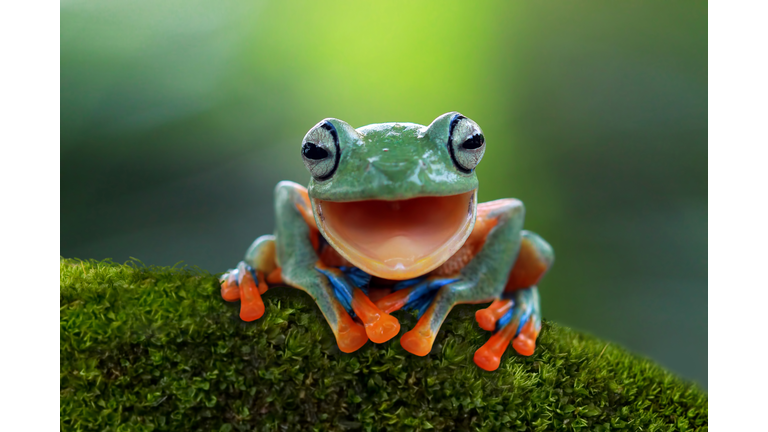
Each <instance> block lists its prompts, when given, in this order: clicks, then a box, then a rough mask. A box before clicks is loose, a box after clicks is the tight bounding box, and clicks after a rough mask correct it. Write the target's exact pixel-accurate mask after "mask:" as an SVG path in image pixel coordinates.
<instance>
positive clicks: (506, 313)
mask: <svg viewBox="0 0 768 432" xmlns="http://www.w3.org/2000/svg"><path fill="white" fill-rule="evenodd" d="M505 297H507V296H505ZM475 317H476V319H477V322H478V323H479V324H480V327H482V328H483V329H486V330H488V328H489V327H490V326H491V325H494V326H495V327H494V329H493V330H494V334H493V336H491V338H490V339H489V340H488V342H486V343H485V345H483V346H482V347H480V349H478V350H477V351H476V352H475V357H474V360H475V364H477V365H478V366H479V367H480V368H482V369H485V370H487V371H494V370H496V369H498V368H499V364H500V363H501V357H502V356H503V355H504V351H506V349H507V346H509V343H510V342H512V347H513V348H514V349H515V351H517V352H518V354H520V355H524V356H529V355H532V354H533V352H534V350H535V348H536V338H537V337H538V335H539V331H540V330H541V312H540V309H539V293H538V290H537V288H536V287H535V286H533V287H530V288H525V289H520V290H516V291H513V292H511V293H509V294H508V298H505V299H502V300H496V301H495V302H493V304H491V306H490V307H488V308H487V309H482V310H479V311H477V313H476V315H475Z"/></svg>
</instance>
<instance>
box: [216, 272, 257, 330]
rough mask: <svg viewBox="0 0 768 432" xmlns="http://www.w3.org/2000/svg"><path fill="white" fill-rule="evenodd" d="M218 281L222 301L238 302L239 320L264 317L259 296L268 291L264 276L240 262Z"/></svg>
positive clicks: (252, 319)
mask: <svg viewBox="0 0 768 432" xmlns="http://www.w3.org/2000/svg"><path fill="white" fill-rule="evenodd" d="M219 280H220V281H221V297H222V298H223V299H224V300H226V301H230V302H232V301H237V300H240V319H242V320H243V321H254V320H257V319H259V318H261V317H262V315H264V302H263V301H262V300H261V294H264V293H265V292H266V291H267V289H268V286H267V282H266V280H265V279H264V274H262V273H261V272H259V271H256V270H254V269H253V267H251V266H249V265H248V264H246V263H245V261H240V263H239V264H238V265H237V268H235V269H231V270H229V271H227V272H226V273H224V274H223V275H222V276H221V278H220V279H219Z"/></svg>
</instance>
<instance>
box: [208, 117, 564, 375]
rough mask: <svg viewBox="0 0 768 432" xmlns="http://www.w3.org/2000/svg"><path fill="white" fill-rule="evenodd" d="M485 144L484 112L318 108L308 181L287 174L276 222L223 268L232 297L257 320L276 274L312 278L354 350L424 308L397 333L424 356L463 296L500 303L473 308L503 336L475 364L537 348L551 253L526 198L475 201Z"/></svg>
mask: <svg viewBox="0 0 768 432" xmlns="http://www.w3.org/2000/svg"><path fill="white" fill-rule="evenodd" d="M485 147H486V142H485V137H484V135H483V132H482V131H481V129H480V127H479V126H478V125H477V123H475V122H474V121H472V120H470V119H469V118H466V117H464V116H463V115H461V114H459V113H456V112H451V113H447V114H444V115H441V116H440V117H438V118H437V119H435V120H434V121H433V122H432V123H431V124H430V125H429V126H422V125H418V124H413V123H381V124H372V125H368V126H364V127H361V128H358V129H355V128H353V127H352V126H350V125H349V124H347V123H345V122H343V121H341V120H338V119H334V118H329V119H325V120H323V121H321V122H320V123H318V124H317V125H315V126H314V127H313V128H312V129H310V130H309V132H307V134H306V136H305V137H304V139H303V141H302V143H301V159H302V160H303V162H304V165H305V166H306V168H307V170H308V171H309V173H310V174H311V179H310V181H309V187H308V188H304V187H302V186H301V185H299V184H296V183H293V182H288V181H283V182H280V183H279V184H278V185H277V187H276V189H275V216H276V217H275V220H276V227H275V233H274V235H265V236H261V237H259V238H258V239H256V241H255V242H254V243H253V244H252V245H251V247H250V248H249V249H248V251H247V252H246V254H245V258H244V260H243V261H242V262H240V263H239V264H238V265H237V267H236V268H235V269H232V270H229V271H228V272H226V273H225V274H224V275H223V276H222V278H221V282H222V286H221V294H222V297H223V298H224V299H225V300H227V301H238V300H239V301H240V317H241V318H242V319H243V320H245V321H252V320H255V319H258V318H260V317H261V316H262V315H263V314H264V303H263V301H262V299H261V295H263V294H264V293H265V292H266V291H267V289H268V288H269V287H270V286H275V285H288V286H291V287H294V288H298V289H301V290H304V291H305V292H307V293H308V294H309V295H310V296H311V297H312V298H313V299H314V300H315V301H316V302H317V305H318V307H319V308H320V311H321V312H322V313H323V315H324V316H325V319H326V320H327V321H328V324H329V325H330V328H331V330H332V331H333V334H334V335H335V337H336V341H337V343H338V346H339V349H340V350H341V351H343V352H346V353H349V352H353V351H355V350H357V349H359V348H360V347H362V346H363V345H364V344H365V343H366V342H367V341H368V340H369V339H370V340H371V341H372V342H374V343H384V342H386V341H388V340H390V339H392V338H394V337H395V336H397V335H398V334H399V333H400V323H399V322H398V320H397V319H396V318H395V317H393V316H392V315H390V314H391V313H392V312H394V311H396V310H398V309H405V310H411V311H416V313H417V314H418V315H419V320H418V323H417V324H416V325H415V327H414V328H412V329H410V330H409V331H407V332H405V333H404V334H403V335H402V336H401V337H400V345H401V346H402V347H403V348H404V349H405V350H406V351H409V352H410V353H413V354H415V355H418V356H425V355H427V354H429V352H430V351H431V350H432V345H433V343H434V341H435V337H436V335H437V333H438V330H439V329H440V326H441V325H442V323H443V321H444V320H445V318H446V316H447V315H448V313H449V312H450V310H451V309H452V308H453V306H454V305H456V304H462V303H488V302H492V303H491V304H490V306H488V307H487V308H485V309H481V310H478V311H477V313H476V319H477V322H478V324H479V325H480V327H481V328H483V329H485V330H488V331H491V332H493V335H492V336H491V337H490V339H489V340H488V342H487V343H486V344H485V345H483V346H482V347H480V348H479V349H478V350H477V351H476V353H475V355H474V361H475V363H476V364H477V365H478V366H479V367H481V368H483V369H485V370H495V369H497V368H498V367H499V363H500V361H501V357H502V355H503V354H504V352H505V350H506V348H507V346H508V345H509V344H510V342H511V343H512V346H513V347H514V349H515V350H516V351H517V352H518V353H519V354H522V355H526V356H527V355H531V354H533V351H534V349H535V345H536V338H537V336H538V334H539V331H540V329H541V312H540V308H539V295H538V291H537V287H536V286H537V284H538V282H539V280H540V279H541V277H542V276H543V275H544V274H545V273H546V271H547V270H548V269H549V268H550V266H551V265H552V263H553V261H554V253H553V251H552V248H551V247H550V245H549V244H548V243H547V242H546V241H544V240H543V239H542V238H541V237H539V236H538V235H536V234H534V233H532V232H530V231H525V230H523V218H524V213H525V212H524V208H523V203H522V202H520V201H519V200H517V199H511V198H510V199H500V200H496V201H491V202H486V203H481V204H478V203H477V189H478V179H477V175H476V173H475V167H476V166H477V164H478V163H479V162H480V160H481V159H482V157H483V154H484V152H485Z"/></svg>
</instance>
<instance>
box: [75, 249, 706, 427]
mask: <svg viewBox="0 0 768 432" xmlns="http://www.w3.org/2000/svg"><path fill="white" fill-rule="evenodd" d="M60 300H61V327H60V338H61V341H60V350H61V371H60V377H61V378H60V386H61V407H60V421H61V428H62V430H100V431H150V430H170V431H181V430H184V431H198V430H199V431H246V430H295V429H311V430H427V429H436V430H511V431H551V430H585V431H587V430H589V431H609V430H631V431H639V430H643V431H672V430H674V431H686V430H707V415H708V407H707V395H706V393H705V392H703V391H701V390H700V389H699V388H697V387H696V386H694V385H692V384H690V383H687V382H684V381H682V380H680V379H679V378H677V377H675V376H673V375H671V374H670V373H668V372H666V371H664V370H663V369H661V368H660V367H659V366H657V365H655V364H654V363H652V362H650V361H648V360H645V359H642V358H638V357H636V356H634V355H632V354H630V353H628V352H627V351H625V350H623V349H621V348H619V347H617V346H615V345H612V344H607V343H605V342H603V341H600V340H598V339H595V338H593V337H591V336H587V335H584V334H580V333H577V332H575V331H572V330H569V329H567V328H564V327H561V326H558V325H557V324H554V323H552V322H548V321H544V325H543V329H542V333H541V336H540V337H539V344H538V348H537V349H536V353H535V354H534V355H533V356H531V357H521V356H518V355H515V354H514V353H513V350H512V349H511V348H510V349H508V350H507V354H506V355H505V356H504V358H503V359H502V364H501V367H500V368H499V369H498V370H497V371H495V372H486V371H483V370H481V369H479V368H478V367H476V366H475V365H474V363H473V362H472V355H473V353H474V352H475V350H476V349H477V348H479V347H480V346H481V345H482V344H483V343H484V342H485V341H486V340H487V339H488V337H489V333H487V332H484V331H481V330H480V329H479V328H478V326H477V324H476V323H475V321H474V315H473V313H474V310H476V309H477V307H468V306H467V307H459V308H457V309H456V310H454V311H453V312H452V313H451V315H450V316H449V318H448V320H447V321H446V322H445V324H443V327H442V329H441V331H440V334H439V335H438V338H437V342H436V343H435V347H434V349H433V352H432V353H431V354H430V355H428V356H426V357H423V358H422V357H416V356H413V355H411V354H409V353H407V352H405V351H404V350H403V349H402V348H401V347H400V345H399V343H398V339H399V338H395V339H393V340H392V341H390V342H387V343H385V344H381V345H374V344H372V343H371V342H368V344H366V346H365V347H363V348H362V349H360V350H359V351H357V352H355V353H353V354H344V353H341V352H340V351H339V350H338V348H337V347H336V344H335V341H334V338H333V335H332V334H331V332H330V330H329V328H328V326H327V324H326V323H325V320H324V319H323V317H322V315H321V314H320V312H319V310H318V309H317V307H316V306H315V305H314V303H313V302H312V300H311V298H309V296H307V295H306V294H304V293H302V292H300V291H298V290H293V289H289V288H275V289H272V290H270V291H269V292H268V293H266V294H265V295H264V301H265V305H266V309H267V311H266V314H265V316H264V317H262V318H261V319H259V320H258V321H256V322H252V323H245V322H242V321H241V320H240V319H239V318H238V307H237V303H235V304H229V303H226V302H224V301H223V300H222V299H221V297H220V295H219V285H218V281H217V279H216V277H215V276H214V275H211V274H209V273H207V272H204V271H202V270H199V269H186V268H182V269H179V268H167V267H145V266H143V265H140V264H139V265H137V264H135V263H128V264H127V265H119V264H115V263H112V262H109V261H105V262H97V261H86V262H81V261H76V260H66V259H62V260H61V291H60ZM396 316H397V317H398V319H400V321H401V323H403V326H402V327H403V330H402V331H405V329H408V328H411V327H412V326H413V325H414V324H415V321H416V320H415V317H414V316H413V315H410V314H408V313H403V312H398V313H396Z"/></svg>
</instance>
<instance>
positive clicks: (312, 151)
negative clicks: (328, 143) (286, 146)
mask: <svg viewBox="0 0 768 432" xmlns="http://www.w3.org/2000/svg"><path fill="white" fill-rule="evenodd" d="M301 154H303V155H304V157H305V158H307V159H314V160H318V159H325V158H327V157H328V152H327V151H325V149H323V148H321V147H318V146H316V145H315V144H313V143H311V142H308V143H304V147H302V149H301Z"/></svg>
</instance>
